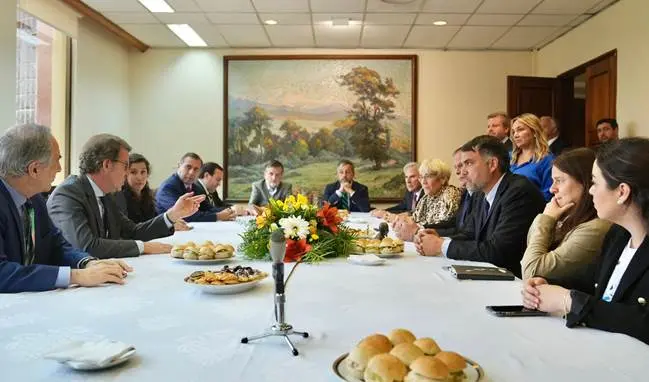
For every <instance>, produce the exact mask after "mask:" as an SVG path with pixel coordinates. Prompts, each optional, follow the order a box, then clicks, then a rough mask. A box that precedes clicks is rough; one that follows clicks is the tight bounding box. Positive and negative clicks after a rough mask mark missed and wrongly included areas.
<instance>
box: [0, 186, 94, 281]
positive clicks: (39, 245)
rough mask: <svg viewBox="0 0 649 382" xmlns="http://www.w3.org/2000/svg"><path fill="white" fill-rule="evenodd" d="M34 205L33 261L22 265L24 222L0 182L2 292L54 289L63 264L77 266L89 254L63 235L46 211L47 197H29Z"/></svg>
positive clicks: (0, 267) (0, 277)
mask: <svg viewBox="0 0 649 382" xmlns="http://www.w3.org/2000/svg"><path fill="white" fill-rule="evenodd" d="M28 200H29V201H30V202H31V203H32V206H33V208H34V218H35V219H34V220H35V237H36V240H35V242H34V262H33V264H32V265H27V266H23V265H22V264H23V254H24V252H25V249H24V246H25V244H24V242H23V237H24V235H23V224H22V220H21V219H20V215H19V213H18V210H17V208H16V204H15V203H14V201H13V199H12V198H11V194H9V191H8V190H7V188H6V187H5V186H4V184H3V183H2V182H0V293H13V292H38V291H44V290H50V289H54V284H55V282H56V277H57V276H58V273H59V267H60V266H67V267H71V268H77V267H78V264H79V261H81V260H82V259H83V258H84V257H87V256H88V254H87V253H84V252H81V251H78V250H75V249H74V248H72V246H71V245H70V244H69V243H68V242H67V241H66V240H65V239H64V238H63V236H62V235H61V231H59V230H58V229H57V228H56V227H55V226H54V224H52V221H51V220H50V217H49V216H48V214H47V207H46V206H45V199H44V198H43V197H42V196H41V195H40V194H38V195H35V196H33V197H32V198H30V199H28Z"/></svg>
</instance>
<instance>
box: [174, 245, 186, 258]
mask: <svg viewBox="0 0 649 382" xmlns="http://www.w3.org/2000/svg"><path fill="white" fill-rule="evenodd" d="M184 251H185V246H183V245H176V246H174V247H173V248H171V257H175V258H177V259H182V258H183V252H184Z"/></svg>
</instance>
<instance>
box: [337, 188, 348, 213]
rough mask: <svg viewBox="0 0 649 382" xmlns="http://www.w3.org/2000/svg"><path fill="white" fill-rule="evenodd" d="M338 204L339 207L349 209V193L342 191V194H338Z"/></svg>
mask: <svg viewBox="0 0 649 382" xmlns="http://www.w3.org/2000/svg"><path fill="white" fill-rule="evenodd" d="M339 204H340V209H342V210H349V194H347V193H346V192H343V194H342V195H341V196H340V203H339Z"/></svg>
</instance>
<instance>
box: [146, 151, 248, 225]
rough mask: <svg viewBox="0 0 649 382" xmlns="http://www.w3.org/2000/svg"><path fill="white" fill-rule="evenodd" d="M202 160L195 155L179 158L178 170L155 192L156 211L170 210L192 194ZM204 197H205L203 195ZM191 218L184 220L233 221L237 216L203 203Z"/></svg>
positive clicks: (187, 154) (229, 210) (231, 212)
mask: <svg viewBox="0 0 649 382" xmlns="http://www.w3.org/2000/svg"><path fill="white" fill-rule="evenodd" d="M202 165H203V160H202V159H201V157H199V156H198V154H196V153H186V154H185V155H183V156H182V158H180V162H179V163H178V169H177V170H176V172H175V173H173V174H172V175H171V176H170V177H169V178H167V179H166V180H165V181H164V182H162V184H161V185H160V187H159V188H158V192H156V195H155V199H156V210H157V211H158V213H162V212H164V211H167V210H168V209H169V208H171V207H172V206H173V205H174V204H175V203H176V202H177V201H178V200H179V199H180V198H181V197H182V196H183V195H184V194H186V193H188V192H194V191H195V190H194V187H195V183H196V180H197V179H198V174H199V173H200V170H201V166H202ZM204 195H207V193H205V194H204ZM201 205H202V208H200V207H199V209H198V211H196V212H195V213H194V214H192V215H191V216H188V217H186V218H185V220H186V221H188V222H215V221H217V220H221V221H226V220H233V219H234V218H235V217H236V216H237V215H236V213H235V212H234V211H233V210H232V209H230V208H227V207H212V206H210V205H209V202H208V203H206V202H205V201H203V202H202V203H201Z"/></svg>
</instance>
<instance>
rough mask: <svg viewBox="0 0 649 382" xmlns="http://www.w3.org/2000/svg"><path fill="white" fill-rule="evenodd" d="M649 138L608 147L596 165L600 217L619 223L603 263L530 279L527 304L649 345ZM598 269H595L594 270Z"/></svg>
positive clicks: (605, 249) (572, 323) (592, 190)
mask: <svg viewBox="0 0 649 382" xmlns="http://www.w3.org/2000/svg"><path fill="white" fill-rule="evenodd" d="M647 168H649V139H646V138H625V139H620V140H618V141H614V142H611V143H609V144H607V145H605V146H603V147H602V148H601V149H600V151H599V153H598V154H597V160H596V161H595V164H594V165H593V186H592V187H591V188H590V193H591V194H592V195H593V203H594V204H595V208H596V209H597V215H598V216H599V217H600V218H602V219H606V220H609V221H611V222H613V223H614V225H613V226H612V227H611V229H610V231H609V232H608V233H607V235H606V237H605V239H604V244H603V247H602V256H601V258H600V261H599V264H598V265H597V266H594V267H590V269H586V268H585V269H583V272H580V273H582V274H580V275H573V277H571V278H570V279H565V280H556V283H557V284H559V285H561V286H559V285H552V284H553V283H552V282H550V283H549V282H548V281H547V280H545V279H543V278H541V277H534V278H531V279H529V280H528V281H527V282H526V283H525V286H524V288H523V292H522V293H523V304H524V305H525V306H526V307H527V308H530V309H539V310H541V311H544V312H551V313H558V312H560V313H563V314H564V315H565V317H566V319H567V326H568V327H575V326H588V327H591V328H595V329H601V330H606V331H609V332H615V333H624V334H627V335H629V336H632V337H635V338H637V339H639V340H641V341H643V342H645V343H647V344H649V305H647V304H648V303H649V239H647V233H648V231H649V177H648V176H647V175H646V174H647V172H646V171H647ZM591 270H594V271H591Z"/></svg>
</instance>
